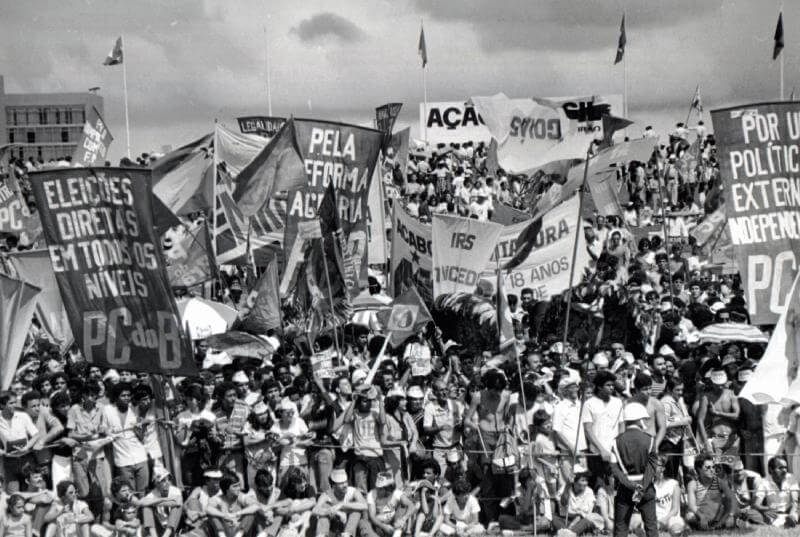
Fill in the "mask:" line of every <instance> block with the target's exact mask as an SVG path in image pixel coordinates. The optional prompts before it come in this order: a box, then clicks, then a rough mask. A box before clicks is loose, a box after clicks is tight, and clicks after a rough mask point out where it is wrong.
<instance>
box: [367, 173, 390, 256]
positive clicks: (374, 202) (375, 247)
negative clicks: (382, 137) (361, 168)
mask: <svg viewBox="0 0 800 537" xmlns="http://www.w3.org/2000/svg"><path fill="white" fill-rule="evenodd" d="M367 209H368V210H369V213H368V214H367V231H368V237H367V256H368V258H367V262H368V263H369V264H370V265H382V264H383V263H386V257H387V256H388V255H389V251H388V249H387V248H386V217H385V216H384V212H385V211H384V204H383V181H382V180H381V174H380V166H375V171H374V172H373V174H372V182H371V183H370V184H369V195H368V196H367Z"/></svg>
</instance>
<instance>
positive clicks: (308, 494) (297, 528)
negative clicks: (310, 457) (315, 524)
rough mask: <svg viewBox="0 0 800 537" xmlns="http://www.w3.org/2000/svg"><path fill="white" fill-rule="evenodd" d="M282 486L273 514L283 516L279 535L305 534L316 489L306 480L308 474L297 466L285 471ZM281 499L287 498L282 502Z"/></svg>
mask: <svg viewBox="0 0 800 537" xmlns="http://www.w3.org/2000/svg"><path fill="white" fill-rule="evenodd" d="M284 482H285V484H284V486H283V489H282V491H281V495H280V497H279V498H278V500H279V502H280V505H279V506H276V508H275V514H276V515H279V516H282V517H283V521H284V523H283V527H282V529H281V533H280V534H279V535H283V536H284V537H290V536H292V537H293V536H294V535H305V532H306V531H307V530H308V527H309V525H310V523H311V510H312V509H313V508H314V506H315V505H316V503H317V491H316V490H315V489H314V487H312V486H311V484H310V483H309V482H308V476H306V473H305V472H304V471H303V470H302V469H300V467H298V466H292V467H291V468H289V470H287V471H286V477H285V479H284ZM282 500H288V502H283V501H282Z"/></svg>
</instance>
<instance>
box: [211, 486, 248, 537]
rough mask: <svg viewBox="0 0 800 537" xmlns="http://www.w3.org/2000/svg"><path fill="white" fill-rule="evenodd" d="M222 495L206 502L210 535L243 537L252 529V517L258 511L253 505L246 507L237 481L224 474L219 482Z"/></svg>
mask: <svg viewBox="0 0 800 537" xmlns="http://www.w3.org/2000/svg"><path fill="white" fill-rule="evenodd" d="M219 488H220V491H221V493H222V494H220V495H218V496H214V497H213V498H211V499H210V500H209V501H208V507H207V508H206V512H207V514H208V522H209V526H210V529H211V531H212V535H214V536H215V537H243V536H244V535H246V534H247V533H248V532H249V531H250V529H251V528H252V527H253V522H254V517H253V516H252V515H253V514H255V513H256V512H258V511H259V508H258V507H257V506H254V505H247V502H246V500H245V499H244V495H243V494H242V488H241V485H240V484H239V479H238V477H237V476H235V475H230V474H225V475H223V476H222V479H220V480H219Z"/></svg>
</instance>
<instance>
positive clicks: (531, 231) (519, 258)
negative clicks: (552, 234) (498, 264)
mask: <svg viewBox="0 0 800 537" xmlns="http://www.w3.org/2000/svg"><path fill="white" fill-rule="evenodd" d="M541 231H542V217H541V216H539V217H538V218H535V219H534V220H533V221H531V223H530V224H528V225H527V226H526V227H525V229H523V230H522V233H520V234H519V237H517V253H516V254H515V255H514V257H512V258H511V260H510V261H509V262H508V263H506V264H505V266H504V267H503V268H504V269H505V270H511V269H513V268H515V267H518V266H519V265H520V264H522V262H523V261H525V259H527V257H528V256H529V255H530V253H531V251H532V250H533V247H534V246H535V245H536V240H537V238H538V237H539V233H540V232H541Z"/></svg>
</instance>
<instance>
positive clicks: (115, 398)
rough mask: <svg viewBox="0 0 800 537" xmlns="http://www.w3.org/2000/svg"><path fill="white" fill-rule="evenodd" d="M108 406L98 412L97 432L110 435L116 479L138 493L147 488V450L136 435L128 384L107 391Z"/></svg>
mask: <svg viewBox="0 0 800 537" xmlns="http://www.w3.org/2000/svg"><path fill="white" fill-rule="evenodd" d="M110 392H111V393H110V396H111V404H108V405H105V406H104V407H102V409H101V411H100V431H101V432H102V434H108V435H110V436H111V437H112V438H113V439H114V441H113V442H112V443H111V446H112V448H113V452H114V466H116V468H117V472H118V474H119V475H121V476H124V477H125V478H127V480H128V482H130V483H133V484H134V487H135V488H136V491H137V492H144V491H145V490H147V487H148V486H149V485H150V471H149V469H148V466H147V450H145V448H144V445H143V444H142V442H141V441H140V440H139V437H138V436H137V435H136V432H135V430H138V429H140V427H139V425H138V424H137V421H138V416H137V414H136V410H135V409H134V408H133V407H132V406H131V404H130V403H131V396H132V395H133V390H132V388H131V385H130V384H129V383H127V382H119V383H117V384H115V385H114V386H113V387H112V389H111V390H110Z"/></svg>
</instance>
